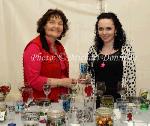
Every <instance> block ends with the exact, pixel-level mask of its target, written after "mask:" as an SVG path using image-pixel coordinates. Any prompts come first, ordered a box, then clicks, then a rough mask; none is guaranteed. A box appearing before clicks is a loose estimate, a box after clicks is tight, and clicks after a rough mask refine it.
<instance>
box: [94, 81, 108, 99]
mask: <svg viewBox="0 0 150 126" xmlns="http://www.w3.org/2000/svg"><path fill="white" fill-rule="evenodd" d="M105 91H106V85H105V82H104V81H102V82H100V81H98V82H96V92H95V93H96V96H100V97H102V95H103V94H104V93H105Z"/></svg>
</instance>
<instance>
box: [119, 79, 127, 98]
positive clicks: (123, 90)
mask: <svg viewBox="0 0 150 126" xmlns="http://www.w3.org/2000/svg"><path fill="white" fill-rule="evenodd" d="M117 90H118V93H119V94H120V95H121V98H124V99H126V93H127V86H126V85H121V81H119V82H118V89H117Z"/></svg>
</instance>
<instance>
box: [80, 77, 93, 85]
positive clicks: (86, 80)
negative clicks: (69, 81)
mask: <svg viewBox="0 0 150 126" xmlns="http://www.w3.org/2000/svg"><path fill="white" fill-rule="evenodd" d="M78 82H79V83H80V84H88V83H90V82H91V76H90V75H86V77H85V78H81V76H80V77H79V79H78Z"/></svg>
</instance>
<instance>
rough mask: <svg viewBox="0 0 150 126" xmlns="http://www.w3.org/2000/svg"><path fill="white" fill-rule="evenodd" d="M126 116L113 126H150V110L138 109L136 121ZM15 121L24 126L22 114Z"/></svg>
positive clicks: (3, 124) (1, 124) (55, 105)
mask: <svg viewBox="0 0 150 126" xmlns="http://www.w3.org/2000/svg"><path fill="white" fill-rule="evenodd" d="M55 108H57V109H62V108H61V107H60V106H59V104H58V103H53V104H52V109H55ZM125 118H126V117H124V116H121V119H120V120H117V119H114V125H113V126H150V110H147V111H141V110H138V112H137V113H136V114H135V116H134V117H133V118H134V121H130V122H128V121H125ZM8 123H9V121H8V120H6V121H4V122H0V126H7V125H8ZM14 123H16V126H23V122H22V121H21V114H20V113H19V114H15V117H14ZM39 126H46V124H42V123H39ZM66 126H80V125H75V124H74V125H68V124H67V125H66ZM85 126H96V124H95V122H93V123H86V124H85Z"/></svg>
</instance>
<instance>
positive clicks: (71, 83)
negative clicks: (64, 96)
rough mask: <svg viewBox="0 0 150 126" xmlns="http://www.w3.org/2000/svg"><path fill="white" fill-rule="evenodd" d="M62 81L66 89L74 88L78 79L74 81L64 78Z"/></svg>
mask: <svg viewBox="0 0 150 126" xmlns="http://www.w3.org/2000/svg"><path fill="white" fill-rule="evenodd" d="M61 80H62V85H61V86H64V87H72V86H73V85H74V84H77V80H76V79H72V78H63V79H61Z"/></svg>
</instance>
